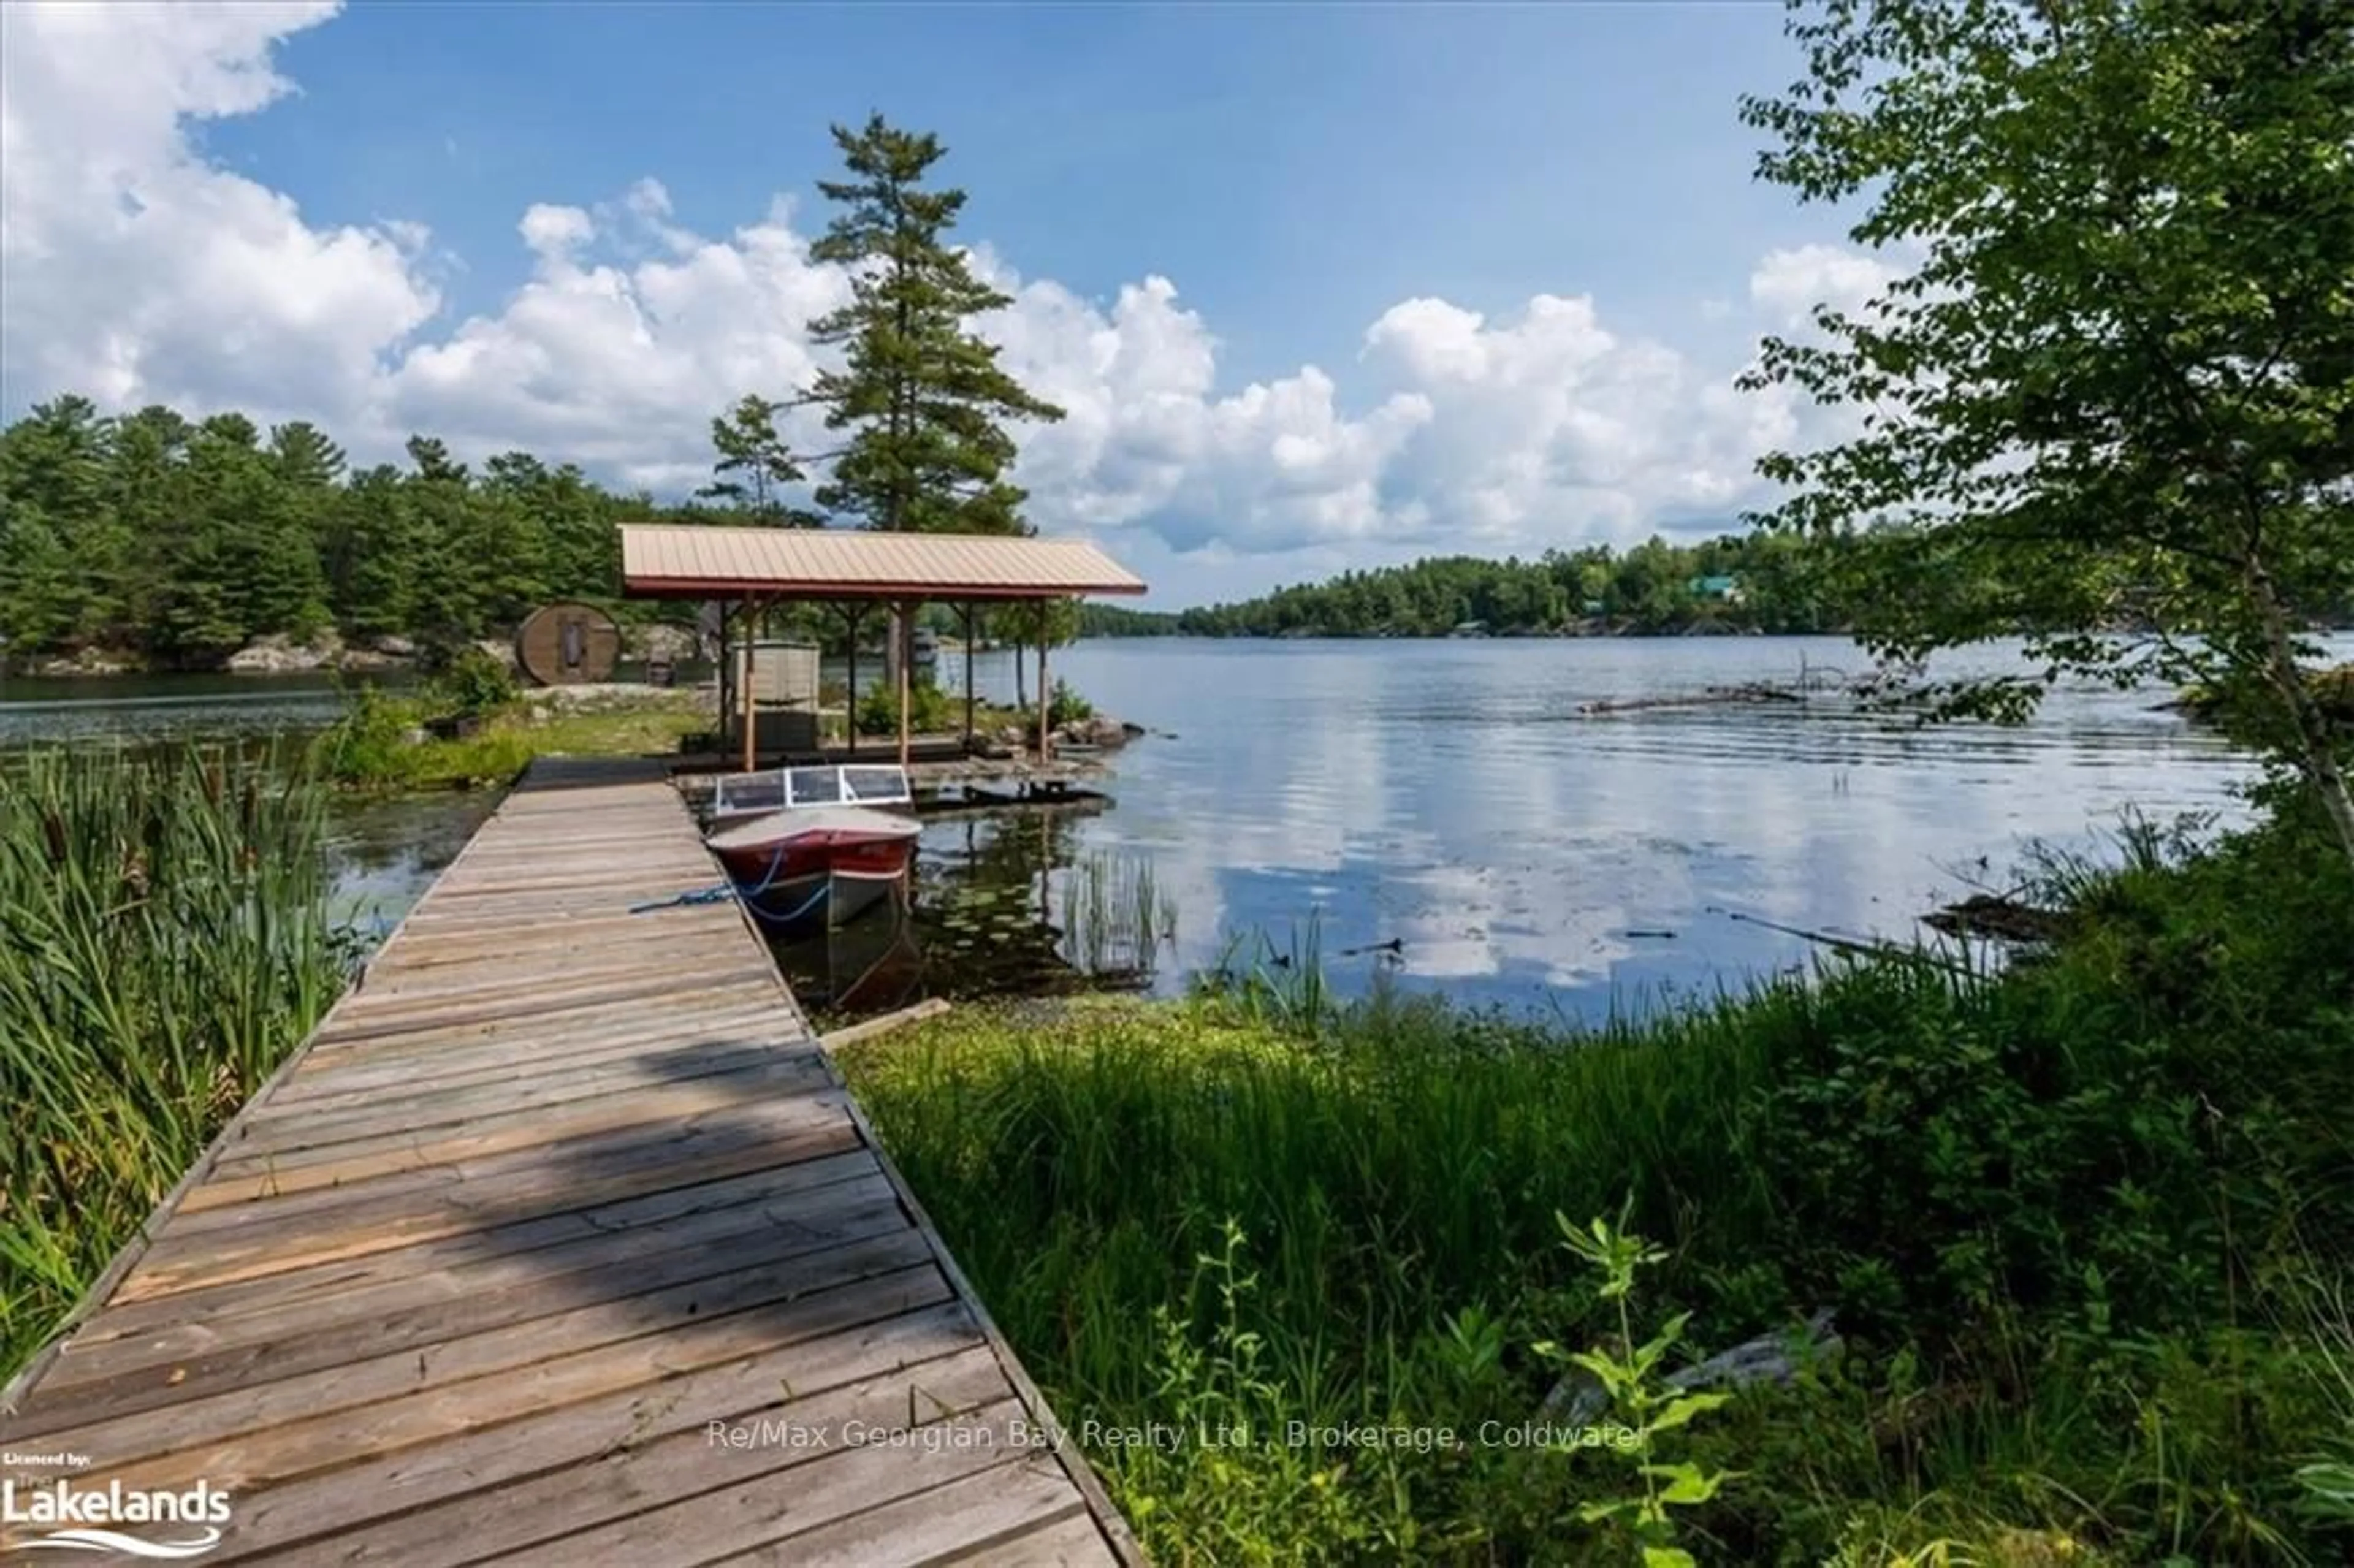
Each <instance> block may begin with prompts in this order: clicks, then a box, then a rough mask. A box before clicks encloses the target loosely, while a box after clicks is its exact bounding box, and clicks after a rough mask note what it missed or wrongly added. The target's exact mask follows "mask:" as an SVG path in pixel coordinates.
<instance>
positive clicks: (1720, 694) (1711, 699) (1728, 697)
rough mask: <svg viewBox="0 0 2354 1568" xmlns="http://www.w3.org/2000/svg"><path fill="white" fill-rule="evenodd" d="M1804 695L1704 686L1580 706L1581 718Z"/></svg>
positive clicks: (1795, 699)
mask: <svg viewBox="0 0 2354 1568" xmlns="http://www.w3.org/2000/svg"><path fill="white" fill-rule="evenodd" d="M1806 700H1807V697H1806V694H1805V693H1803V692H1799V691H1796V690H1793V689H1792V688H1790V687H1787V686H1776V685H1769V684H1766V683H1762V682H1751V683H1747V684H1744V685H1739V686H1707V687H1703V688H1702V690H1700V691H1697V692H1678V693H1676V694H1673V695H1671V696H1659V697H1619V698H1616V699H1612V700H1609V701H1605V702H1596V703H1580V704H1578V705H1577V712H1578V713H1580V714H1581V715H1589V714H1590V715H1601V714H1632V713H1642V712H1645V711H1647V710H1649V709H1651V708H1705V707H1716V706H1720V705H1725V704H1730V703H1802V702H1805V701H1806Z"/></svg>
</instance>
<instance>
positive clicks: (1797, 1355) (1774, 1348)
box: [1539, 1308, 1841, 1426]
mask: <svg viewBox="0 0 2354 1568" xmlns="http://www.w3.org/2000/svg"><path fill="white" fill-rule="evenodd" d="M1840 1349H1841V1342H1840V1337H1839V1333H1838V1331H1837V1330H1834V1329H1833V1328H1832V1327H1831V1313H1830V1310H1829V1308H1824V1309H1823V1310H1822V1311H1819V1312H1817V1313H1816V1314H1815V1315H1814V1316H1813V1317H1812V1318H1809V1319H1807V1322H1806V1325H1805V1327H1804V1328H1802V1329H1798V1330H1787V1329H1786V1330H1782V1331H1781V1332H1779V1333H1773V1334H1760V1335H1758V1336H1757V1337H1756V1338H1755V1339H1754V1340H1744V1341H1743V1342H1742V1343H1740V1344H1738V1345H1735V1346H1734V1347H1733V1348H1732V1349H1731V1350H1729V1351H1721V1352H1720V1353H1718V1354H1716V1355H1712V1356H1711V1357H1709V1358H1708V1360H1706V1361H1702V1362H1700V1363H1698V1364H1697V1365H1694V1366H1689V1367H1686V1368H1684V1370H1683V1371H1681V1372H1671V1373H1670V1374H1669V1376H1668V1378H1667V1385H1668V1386H1669V1387H1670V1388H1672V1389H1674V1390H1676V1391H1677V1392H1678V1393H1689V1392H1691V1390H1694V1389H1702V1388H1747V1387H1749V1386H1751V1385H1752V1384H1755V1383H1791V1382H1794V1381H1796V1379H1797V1375H1798V1373H1799V1372H1800V1371H1802V1370H1803V1369H1805V1368H1807V1367H1810V1366H1813V1365H1816V1364H1817V1363H1819V1362H1821V1361H1828V1360H1830V1359H1832V1358H1834V1357H1836V1356H1838V1355H1839V1353H1840ZM1609 1406H1610V1394H1609V1392H1608V1391H1607V1390H1606V1389H1605V1388H1604V1387H1603V1386H1602V1383H1601V1381H1600V1380H1599V1379H1597V1378H1596V1376H1595V1375H1594V1374H1593V1373H1592V1372H1587V1371H1586V1370H1585V1368H1584V1367H1575V1368H1573V1369H1571V1371H1570V1372H1569V1373H1568V1375H1566V1376H1564V1378H1563V1379H1562V1380H1561V1381H1560V1382H1559V1383H1555V1384H1553V1392H1552V1393H1548V1394H1546V1395H1545V1398H1544V1404H1543V1406H1542V1407H1541V1408H1540V1411H1539V1415H1540V1418H1541V1419H1543V1420H1545V1421H1552V1422H1558V1423H1559V1424H1561V1425H1564V1426H1585V1425H1592V1423H1593V1421H1594V1419H1595V1417H1596V1416H1598V1415H1600V1414H1602V1413H1603V1412H1604V1411H1605V1410H1606V1409H1608V1408H1609Z"/></svg>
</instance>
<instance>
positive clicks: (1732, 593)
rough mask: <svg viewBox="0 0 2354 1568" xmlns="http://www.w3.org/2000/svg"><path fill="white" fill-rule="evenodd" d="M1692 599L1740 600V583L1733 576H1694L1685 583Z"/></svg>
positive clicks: (1727, 602) (1732, 602) (1730, 601)
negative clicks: (1689, 589)
mask: <svg viewBox="0 0 2354 1568" xmlns="http://www.w3.org/2000/svg"><path fill="white" fill-rule="evenodd" d="M1686 586H1687V587H1688V588H1691V594H1692V597H1693V598H1694V599H1718V600H1721V601H1723V603H1726V604H1739V603H1740V602H1741V583H1740V580H1739V579H1738V578H1734V577H1694V578H1692V580H1691V582H1690V583H1689V584H1687V585H1686Z"/></svg>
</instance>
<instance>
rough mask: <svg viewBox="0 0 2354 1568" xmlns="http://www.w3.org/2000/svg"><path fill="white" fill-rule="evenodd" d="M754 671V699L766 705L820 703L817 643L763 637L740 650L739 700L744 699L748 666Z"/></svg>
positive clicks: (791, 705) (774, 706) (786, 705)
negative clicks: (745, 670) (818, 698)
mask: <svg viewBox="0 0 2354 1568" xmlns="http://www.w3.org/2000/svg"><path fill="white" fill-rule="evenodd" d="M747 661H748V662H749V663H750V665H751V670H752V676H751V682H752V700H753V701H754V702H755V703H757V704H758V705H760V706H761V707H764V708H810V709H815V708H816V706H817V686H818V649H817V644H816V643H814V642H789V641H784V640H783V639H781V638H779V639H773V640H771V639H763V640H761V641H757V642H755V643H753V644H752V646H751V647H750V648H748V649H746V648H743V647H740V646H739V647H738V648H737V650H736V682H735V683H734V687H733V689H734V691H735V692H736V693H737V699H736V700H737V701H738V702H741V701H742V700H743V697H742V695H741V694H742V692H743V690H744V686H743V681H744V669H745V665H746V663H747Z"/></svg>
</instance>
